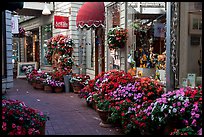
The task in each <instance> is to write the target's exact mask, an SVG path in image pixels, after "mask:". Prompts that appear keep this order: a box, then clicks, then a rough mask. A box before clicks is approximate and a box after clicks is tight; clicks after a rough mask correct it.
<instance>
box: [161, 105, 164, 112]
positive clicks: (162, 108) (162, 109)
mask: <svg viewBox="0 0 204 137" xmlns="http://www.w3.org/2000/svg"><path fill="white" fill-rule="evenodd" d="M164 106H165V105H164V104H162V107H161V112H163V111H164Z"/></svg>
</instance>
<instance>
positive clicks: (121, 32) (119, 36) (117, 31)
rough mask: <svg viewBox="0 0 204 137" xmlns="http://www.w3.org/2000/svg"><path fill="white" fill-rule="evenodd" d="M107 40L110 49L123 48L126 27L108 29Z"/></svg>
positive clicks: (125, 38) (125, 39)
mask: <svg viewBox="0 0 204 137" xmlns="http://www.w3.org/2000/svg"><path fill="white" fill-rule="evenodd" d="M107 40H108V45H109V48H110V49H116V48H124V47H125V43H126V41H127V29H123V28H120V27H115V28H111V29H109V31H108V39H107Z"/></svg>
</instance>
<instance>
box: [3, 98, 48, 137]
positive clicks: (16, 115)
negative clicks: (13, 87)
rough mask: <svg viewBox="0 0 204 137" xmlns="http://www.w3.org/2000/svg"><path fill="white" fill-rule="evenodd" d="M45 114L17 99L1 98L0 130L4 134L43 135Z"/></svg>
mask: <svg viewBox="0 0 204 137" xmlns="http://www.w3.org/2000/svg"><path fill="white" fill-rule="evenodd" d="M47 118H48V117H47V116H46V115H45V114H43V112H40V111H39V110H36V109H33V108H30V107H28V106H26V105H25V103H24V102H21V101H18V100H8V99H2V130H1V134H2V135H3V136H5V135H45V122H46V120H47Z"/></svg>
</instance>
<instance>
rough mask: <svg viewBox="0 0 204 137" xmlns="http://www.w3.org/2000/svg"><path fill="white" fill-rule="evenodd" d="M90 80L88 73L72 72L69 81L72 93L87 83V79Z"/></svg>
mask: <svg viewBox="0 0 204 137" xmlns="http://www.w3.org/2000/svg"><path fill="white" fill-rule="evenodd" d="M89 80H90V76H89V75H84V74H76V73H74V74H72V76H71V79H70V83H71V86H72V88H73V90H74V93H79V92H80V90H81V89H83V88H84V86H86V85H87V84H88V81H89Z"/></svg>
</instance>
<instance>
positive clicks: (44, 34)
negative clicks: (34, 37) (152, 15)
mask: <svg viewBox="0 0 204 137" xmlns="http://www.w3.org/2000/svg"><path fill="white" fill-rule="evenodd" d="M51 37H52V24H47V25H44V26H42V27H41V43H42V44H41V61H42V66H47V65H50V64H49V63H48V61H47V59H46V58H45V53H46V52H47V40H48V39H50V38H51Z"/></svg>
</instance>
